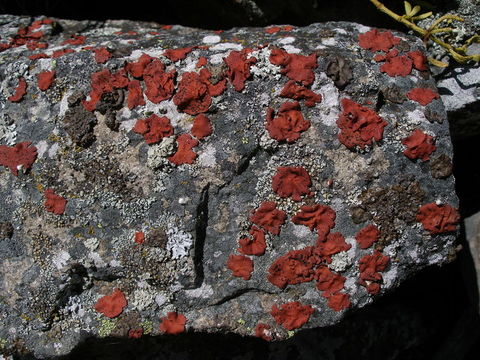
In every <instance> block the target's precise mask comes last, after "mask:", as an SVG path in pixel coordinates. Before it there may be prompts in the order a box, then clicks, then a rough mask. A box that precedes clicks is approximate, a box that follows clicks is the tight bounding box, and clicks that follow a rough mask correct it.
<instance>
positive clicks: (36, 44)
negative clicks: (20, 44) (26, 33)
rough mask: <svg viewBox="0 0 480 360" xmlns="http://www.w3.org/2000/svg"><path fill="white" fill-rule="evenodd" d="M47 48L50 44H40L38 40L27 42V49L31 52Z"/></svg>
mask: <svg viewBox="0 0 480 360" xmlns="http://www.w3.org/2000/svg"><path fill="white" fill-rule="evenodd" d="M47 47H48V44H47V43H44V42H39V41H36V40H28V42H27V49H28V50H30V51H33V50H36V49H46V48H47Z"/></svg>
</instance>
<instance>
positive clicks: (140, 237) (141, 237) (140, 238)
mask: <svg viewBox="0 0 480 360" xmlns="http://www.w3.org/2000/svg"><path fill="white" fill-rule="evenodd" d="M133 241H135V243H137V244H139V245H141V244H143V243H144V242H145V233H144V232H143V231H137V232H135V236H134V238H133Z"/></svg>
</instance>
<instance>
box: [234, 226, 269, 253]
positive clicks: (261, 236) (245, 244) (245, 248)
mask: <svg viewBox="0 0 480 360" xmlns="http://www.w3.org/2000/svg"><path fill="white" fill-rule="evenodd" d="M250 235H251V238H250V237H248V236H245V237H242V238H241V239H240V240H238V243H239V244H240V247H239V248H238V251H239V252H241V253H242V254H245V255H255V256H260V255H263V254H264V253H265V249H266V244H265V232H264V231H263V230H262V229H259V228H257V227H256V226H252V227H251V229H250Z"/></svg>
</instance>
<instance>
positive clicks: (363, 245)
mask: <svg viewBox="0 0 480 360" xmlns="http://www.w3.org/2000/svg"><path fill="white" fill-rule="evenodd" d="M379 238H380V231H379V230H378V228H377V227H376V226H375V225H373V224H370V225H367V226H365V227H364V228H363V229H360V231H359V232H358V233H357V235H355V240H357V242H358V245H359V246H360V249H368V248H369V247H370V246H372V245H373V243H375V242H376V241H378V239H379Z"/></svg>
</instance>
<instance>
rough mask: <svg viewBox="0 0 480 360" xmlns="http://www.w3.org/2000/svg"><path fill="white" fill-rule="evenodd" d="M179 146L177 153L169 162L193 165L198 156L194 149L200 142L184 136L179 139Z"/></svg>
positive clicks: (187, 135) (186, 135)
mask: <svg viewBox="0 0 480 360" xmlns="http://www.w3.org/2000/svg"><path fill="white" fill-rule="evenodd" d="M177 144H178V148H177V152H176V153H175V154H173V155H172V156H170V157H169V158H168V160H169V161H170V162H172V163H174V164H176V165H182V164H193V162H194V161H195V159H196V158H197V154H196V153H195V152H194V151H193V150H192V149H193V148H194V147H195V146H197V145H198V140H197V139H195V138H193V137H191V136H190V135H189V134H182V135H180V136H179V137H178V138H177Z"/></svg>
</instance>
